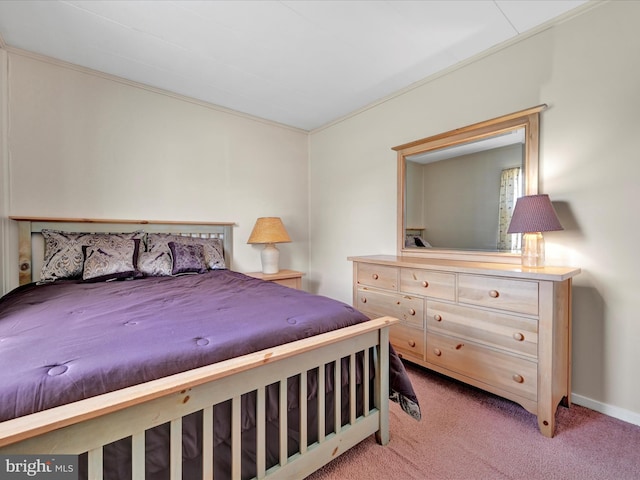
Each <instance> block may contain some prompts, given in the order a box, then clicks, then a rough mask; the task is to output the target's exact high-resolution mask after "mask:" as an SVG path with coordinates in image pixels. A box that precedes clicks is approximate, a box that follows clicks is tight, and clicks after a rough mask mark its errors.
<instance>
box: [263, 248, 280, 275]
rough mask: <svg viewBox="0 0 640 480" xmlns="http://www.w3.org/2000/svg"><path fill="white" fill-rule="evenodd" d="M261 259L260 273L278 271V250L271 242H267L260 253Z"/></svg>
mask: <svg viewBox="0 0 640 480" xmlns="http://www.w3.org/2000/svg"><path fill="white" fill-rule="evenodd" d="M260 259H261V260H262V273H278V272H279V271H280V267H279V266H278V263H279V262H280V251H279V250H278V249H277V248H276V246H275V245H274V244H273V243H267V244H266V245H265V246H264V248H263V249H262V252H261V253H260Z"/></svg>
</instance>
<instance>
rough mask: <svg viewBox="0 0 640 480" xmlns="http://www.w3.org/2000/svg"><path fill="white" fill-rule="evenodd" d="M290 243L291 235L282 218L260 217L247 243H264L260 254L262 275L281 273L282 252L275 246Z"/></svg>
mask: <svg viewBox="0 0 640 480" xmlns="http://www.w3.org/2000/svg"><path fill="white" fill-rule="evenodd" d="M290 241H291V239H290V238H289V234H288V233H287V230H286V229H285V228H284V224H283V223H282V220H280V217H260V218H258V220H256V224H255V225H254V227H253V231H252V232H251V235H249V240H247V243H252V244H254V243H264V248H263V249H262V252H261V254H260V259H261V260H262V273H278V272H279V271H280V270H279V267H278V262H279V261H280V252H279V251H278V249H277V248H276V246H275V244H276V243H286V242H290Z"/></svg>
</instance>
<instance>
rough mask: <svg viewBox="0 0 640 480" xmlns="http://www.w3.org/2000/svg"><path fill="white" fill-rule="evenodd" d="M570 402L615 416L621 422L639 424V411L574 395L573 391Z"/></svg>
mask: <svg viewBox="0 0 640 480" xmlns="http://www.w3.org/2000/svg"><path fill="white" fill-rule="evenodd" d="M571 402H572V403H575V404H576V405H580V406H583V407H586V408H589V409H591V410H595V411H596V412H600V413H603V414H605V415H608V416H610V417H613V418H617V419H619V420H622V421H623V422H627V423H632V424H634V425H638V426H640V413H636V412H632V411H631V410H625V409H624V408H620V407H615V406H613V405H609V404H606V403H602V402H598V401H596V400H593V399H591V398H588V397H583V396H582V395H576V394H575V393H572V394H571Z"/></svg>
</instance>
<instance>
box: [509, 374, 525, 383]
mask: <svg viewBox="0 0 640 480" xmlns="http://www.w3.org/2000/svg"><path fill="white" fill-rule="evenodd" d="M511 378H512V379H513V381H514V382H516V383H523V382H524V378H522V375H518V374H517V373H515V374H514V375H513V376H512V377H511Z"/></svg>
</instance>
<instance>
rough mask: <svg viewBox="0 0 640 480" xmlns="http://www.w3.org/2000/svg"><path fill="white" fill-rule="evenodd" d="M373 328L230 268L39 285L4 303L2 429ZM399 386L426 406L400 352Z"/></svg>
mask: <svg viewBox="0 0 640 480" xmlns="http://www.w3.org/2000/svg"><path fill="white" fill-rule="evenodd" d="M366 320H367V317H366V316H364V315H363V314H361V313H360V312H358V311H356V310H355V309H354V308H352V307H351V306H349V305H346V304H344V303H341V302H338V301H335V300H331V299H329V298H326V297H322V296H318V295H312V294H309V293H306V292H303V291H300V290H294V289H290V288H287V287H283V286H281V285H277V284H275V283H272V282H264V281H261V280H257V279H254V278H251V277H248V276H245V275H242V274H240V273H236V272H231V271H228V270H213V271H210V272H208V273H206V274H202V275H186V276H182V277H151V278H144V279H137V280H130V281H114V282H108V283H78V282H72V281H68V282H61V283H57V282H56V283H53V284H45V285H35V284H29V285H26V286H23V287H19V288H17V289H16V290H14V291H13V292H11V293H9V294H7V295H6V296H4V297H3V298H2V299H0V421H4V420H7V419H10V418H15V417H19V416H22V415H27V414H29V413H33V412H37V411H40V410H44V409H47V408H52V407H55V406H58V405H62V404H65V403H68V402H72V401H75V400H79V399H82V398H87V397H91V396H95V395H99V394H101V393H105V392H109V391H113V390H117V389H120V388H124V387H127V386H130V385H135V384H138V383H142V382H146V381H149V380H154V379H157V378H160V377H163V376H166V375H171V374H174V373H178V372H182V371H186V370H189V369H192V368H196V367H199V366H202V365H206V364H210V363H214V362H218V361H221V360H225V359H228V358H232V357H236V356H239V355H243V354H246V353H249V352H254V351H258V350H262V349H265V348H269V347H272V346H275V345H280V344H283V343H287V342H291V341H294V340H297V339H300V338H305V337H310V336H313V335H317V334H320V333H324V332H327V331H330V330H334V329H337V328H341V327H345V326H348V325H352V324H356V323H360V322H363V321H366ZM390 384H391V389H392V392H391V395H392V398H393V399H394V400H400V402H401V403H403V400H406V399H408V401H409V403H410V404H411V403H415V404H416V405H415V406H417V399H416V398H415V395H414V393H413V390H412V388H411V385H410V383H409V381H408V379H407V378H406V373H405V372H404V369H403V368H402V364H401V363H400V362H399V360H398V359H397V357H396V356H395V354H393V353H392V359H391V378H390ZM398 396H399V398H398ZM403 407H405V404H404V403H403Z"/></svg>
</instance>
